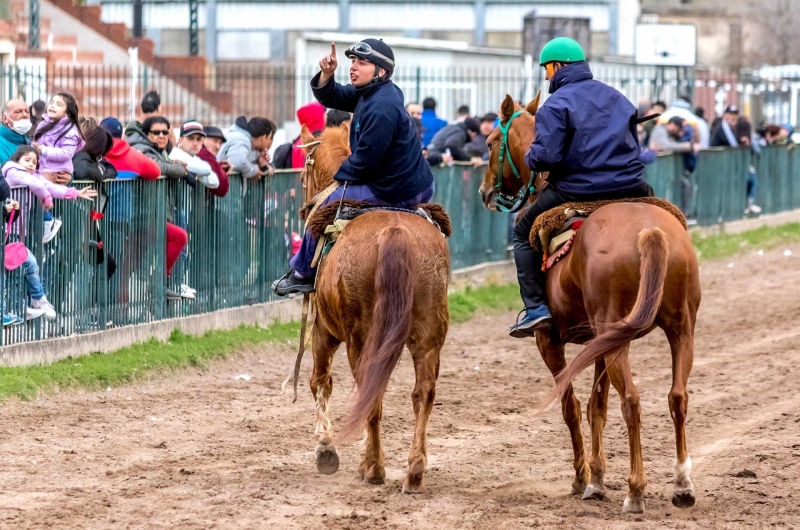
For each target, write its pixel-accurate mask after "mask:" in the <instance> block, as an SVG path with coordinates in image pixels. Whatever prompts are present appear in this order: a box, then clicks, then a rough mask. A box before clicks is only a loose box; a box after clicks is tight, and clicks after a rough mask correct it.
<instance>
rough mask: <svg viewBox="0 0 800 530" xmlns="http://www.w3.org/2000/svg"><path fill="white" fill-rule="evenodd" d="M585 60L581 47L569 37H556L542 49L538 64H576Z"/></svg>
mask: <svg viewBox="0 0 800 530" xmlns="http://www.w3.org/2000/svg"><path fill="white" fill-rule="evenodd" d="M585 60H586V54H585V53H583V48H581V45H580V44H578V43H577V41H574V40H572V39H570V38H569V37H558V38H555V39H553V40H551V41H550V42H548V43H547V44H545V45H544V48H542V53H541V54H540V55H539V64H540V65H542V66H544V65H546V64H547V63H552V62H559V63H577V62H580V61H585Z"/></svg>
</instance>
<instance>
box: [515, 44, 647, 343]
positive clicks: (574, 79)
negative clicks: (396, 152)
mask: <svg viewBox="0 0 800 530" xmlns="http://www.w3.org/2000/svg"><path fill="white" fill-rule="evenodd" d="M539 63H540V64H541V66H542V67H543V68H544V69H545V78H546V79H547V80H548V81H550V94H552V96H550V97H549V98H548V99H547V101H545V102H544V104H543V105H542V106H541V107H540V108H539V110H538V112H537V113H536V139H535V140H534V141H533V143H532V144H531V146H530V148H529V149H528V152H527V154H526V155H525V165H527V166H528V168H530V170H531V171H534V172H536V173H543V172H548V173H549V177H548V183H549V185H548V186H547V187H545V188H544V189H543V190H542V191H541V192H539V195H538V197H537V200H536V202H535V203H534V204H533V205H532V206H531V207H530V208H528V209H527V210H525V211H524V212H523V213H522V214H521V215H520V216H519V217H518V219H517V223H516V225H515V227H514V261H515V262H516V266H517V278H518V280H519V286H520V294H521V295H522V301H523V302H524V304H525V310H524V317H523V318H522V320H520V321H518V322H517V323H516V325H514V326H512V328H511V330H510V334H511V336H512V337H518V338H522V337H528V336H532V335H533V332H534V331H535V330H537V329H543V328H546V327H549V326H550V325H551V324H552V322H553V317H552V316H551V315H550V309H549V308H548V306H547V300H546V299H545V273H543V272H542V254H541V251H537V250H534V249H533V247H532V246H531V244H530V242H529V241H528V238H529V236H530V232H531V228H532V227H533V222H534V221H535V220H536V217H537V216H539V215H540V214H541V213H543V212H546V211H547V210H550V209H551V208H555V207H557V206H559V205H561V204H564V203H566V202H571V201H596V200H608V199H618V198H625V197H642V196H647V195H652V188H651V187H650V186H649V185H648V184H647V183H646V182H645V180H644V165H643V164H642V163H641V161H640V160H639V136H638V133H637V130H636V121H635V120H636V117H637V109H636V107H635V106H634V105H633V104H632V103H631V102H630V101H628V100H627V99H626V98H625V96H623V95H622V94H621V93H620V92H619V91H617V90H615V89H614V88H612V87H610V86H608V85H606V84H603V83H600V82H599V81H595V80H594V79H593V78H592V77H593V76H592V72H591V70H589V65H588V64H587V63H586V55H585V54H584V51H583V48H581V45H580V44H578V43H577V42H576V41H574V40H572V39H569V38H566V37H559V38H556V39H553V40H551V41H550V42H548V43H547V44H546V45H545V46H544V47H543V48H542V51H541V54H540V57H539Z"/></svg>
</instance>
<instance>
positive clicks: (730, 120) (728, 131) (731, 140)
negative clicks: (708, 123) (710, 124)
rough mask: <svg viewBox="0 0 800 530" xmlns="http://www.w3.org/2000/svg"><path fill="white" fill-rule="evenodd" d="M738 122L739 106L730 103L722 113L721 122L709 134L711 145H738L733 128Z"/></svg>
mask: <svg viewBox="0 0 800 530" xmlns="http://www.w3.org/2000/svg"><path fill="white" fill-rule="evenodd" d="M738 122H739V107H737V106H736V105H730V106H728V108H726V109H725V112H724V113H723V114H722V122H720V124H719V127H717V128H716V130H715V131H714V133H713V134H712V135H711V147H739V141H738V140H737V139H736V133H734V132H733V130H734V129H735V128H736V124H737V123H738Z"/></svg>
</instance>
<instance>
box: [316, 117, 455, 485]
mask: <svg viewBox="0 0 800 530" xmlns="http://www.w3.org/2000/svg"><path fill="white" fill-rule="evenodd" d="M348 135H349V128H348V126H347V124H343V125H342V126H340V127H339V128H328V129H325V130H324V131H323V132H322V134H321V136H320V137H319V138H315V137H314V136H312V135H311V134H310V133H309V132H308V129H307V128H306V127H305V126H304V127H303V129H302V132H301V137H302V140H303V143H304V144H306V145H308V146H310V147H309V148H308V152H309V153H310V154H309V160H307V165H306V169H307V171H308V172H307V174H306V176H305V182H304V185H305V187H306V199H307V200H309V199H310V198H311V197H313V196H314V195H316V193H317V192H318V191H321V190H324V189H325V188H327V187H328V186H329V185H330V184H332V183H333V175H334V174H335V173H336V170H337V169H338V168H339V166H340V165H341V164H342V162H344V160H345V159H346V158H347V156H348V155H349V153H350V150H349V139H348ZM345 198H346V195H345ZM319 267H320V268H319V273H318V275H317V288H316V304H317V311H316V314H317V316H316V319H315V322H314V323H313V331H312V332H311V336H312V337H313V341H312V344H313V346H312V349H313V354H314V371H313V374H312V376H311V393H312V395H313V396H314V399H315V401H316V409H317V421H316V430H315V434H316V435H317V437H318V445H317V448H316V459H317V468H318V469H319V471H320V472H321V473H324V474H332V473H335V472H336V470H337V469H338V467H339V458H338V455H337V453H336V449H335V447H334V445H333V430H332V426H331V420H330V415H331V412H330V410H329V401H330V398H331V390H332V387H333V380H332V377H331V363H332V361H333V355H334V353H335V352H336V350H337V348H338V347H339V345H340V344H341V343H342V342H344V343H346V344H347V360H348V361H349V363H350V369H351V370H352V372H353V375H354V377H355V381H356V384H357V386H358V389H357V392H356V398H355V404H354V405H353V408H352V410H351V411H350V415H349V417H348V418H347V419H346V421H345V423H344V427H343V429H342V433H341V434H340V439H342V440H345V441H347V440H352V439H353V438H354V437H357V436H359V435H361V433H362V432H363V431H364V427H365V426H366V430H367V437H366V445H365V451H364V454H363V456H362V458H361V465H360V466H359V475H360V476H361V478H362V479H363V480H364V481H365V482H368V483H370V484H383V482H384V479H385V477H386V473H385V471H384V460H383V450H382V449H381V438H380V427H381V413H382V401H383V393H384V391H385V390H386V386H387V384H388V382H389V378H390V376H391V375H392V372H393V371H394V369H395V367H396V366H397V363H398V362H399V360H400V355H401V354H402V352H403V347H404V346H408V349H409V350H410V351H411V357H412V360H413V363H414V370H415V372H416V385H415V386H414V391H413V393H412V394H411V399H412V401H413V405H414V414H415V416H416V426H415V428H414V439H413V442H412V444H411V453H410V454H409V457H408V475H407V476H406V478H405V481H404V483H403V491H404V492H405V493H416V492H420V491H422V490H423V489H424V488H425V481H424V472H425V467H426V465H427V440H426V436H427V434H426V433H427V425H428V417H429V416H430V413H431V409H432V408H433V399H434V395H435V392H436V379H437V378H438V376H439V352H440V350H441V349H442V346H443V345H444V341H445V336H446V335H447V328H448V322H449V314H448V311H447V283H448V278H449V275H450V251H449V249H448V246H447V242H446V240H445V238H444V236H443V235H442V234H441V233H440V232H439V230H437V229H436V228H435V227H434V226H433V225H432V224H431V223H429V222H428V221H426V220H425V219H423V218H422V217H420V216H418V215H415V214H412V213H406V212H398V211H389V210H377V211H373V212H369V213H365V214H363V215H361V216H359V217H357V218H356V219H354V220H352V221H350V223H349V224H348V225H347V228H346V229H345V230H344V231H343V232H342V234H341V235H340V236H339V238H338V239H337V241H336V245H334V247H333V249H332V250H331V251H330V254H328V256H327V257H326V258H325V259H324V261H322V263H321V264H320V266H319Z"/></svg>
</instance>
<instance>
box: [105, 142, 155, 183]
mask: <svg viewBox="0 0 800 530" xmlns="http://www.w3.org/2000/svg"><path fill="white" fill-rule="evenodd" d="M106 160H108V162H109V163H110V164H111V165H112V166H114V169H116V170H117V178H118V179H131V178H136V177H141V178H143V179H144V180H155V179H157V178H158V177H160V176H161V169H160V168H159V167H158V164H156V162H155V160H151V159H149V158H148V157H147V155H144V154H142V153H140V152H139V151H137V150H136V149H131V146H130V145H128V142H126V141H125V140H121V139H119V138H114V145H113V146H112V147H111V151H109V152H108V154H107V155H106Z"/></svg>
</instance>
